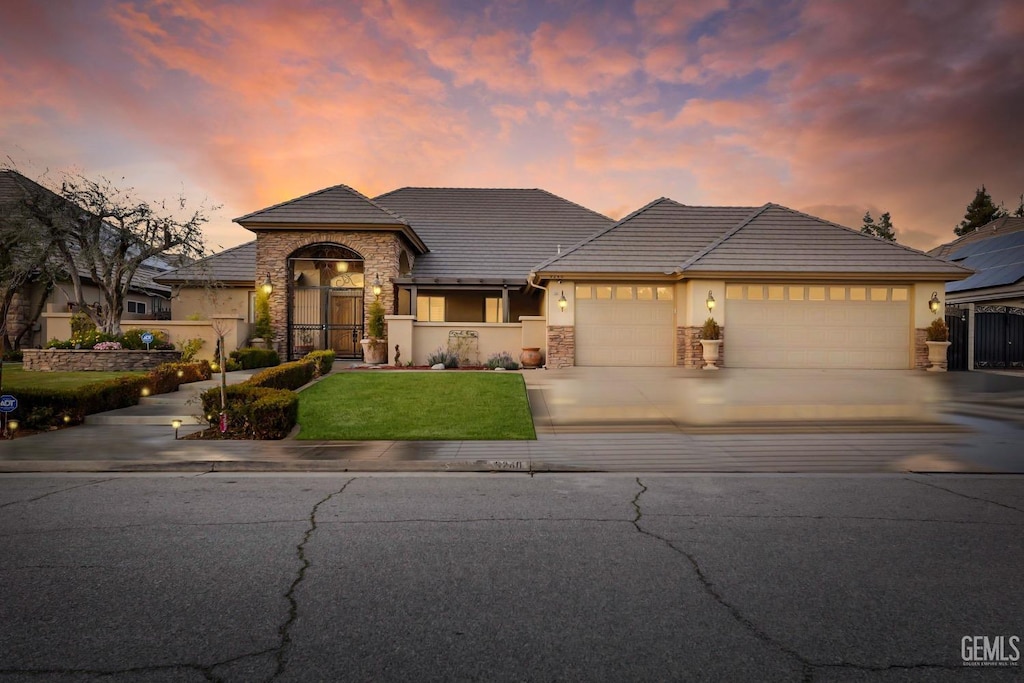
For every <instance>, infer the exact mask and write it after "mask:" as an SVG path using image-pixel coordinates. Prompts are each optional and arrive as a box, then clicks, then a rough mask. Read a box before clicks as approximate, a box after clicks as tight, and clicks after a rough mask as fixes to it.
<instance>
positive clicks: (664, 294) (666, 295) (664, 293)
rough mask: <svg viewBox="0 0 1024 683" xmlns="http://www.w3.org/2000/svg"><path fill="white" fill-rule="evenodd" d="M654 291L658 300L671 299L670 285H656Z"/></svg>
mask: <svg viewBox="0 0 1024 683" xmlns="http://www.w3.org/2000/svg"><path fill="white" fill-rule="evenodd" d="M654 291H655V292H656V293H657V296H658V301H672V288H671V287H657V288H655V290H654Z"/></svg>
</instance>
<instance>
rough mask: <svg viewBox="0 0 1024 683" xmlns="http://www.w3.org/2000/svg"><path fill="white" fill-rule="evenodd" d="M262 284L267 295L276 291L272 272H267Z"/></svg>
mask: <svg viewBox="0 0 1024 683" xmlns="http://www.w3.org/2000/svg"><path fill="white" fill-rule="evenodd" d="M261 286H262V287H263V293H264V294H266V295H267V296H270V294H271V293H272V292H273V291H274V283H273V282H271V281H270V273H267V277H265V278H263V284H262V285H261Z"/></svg>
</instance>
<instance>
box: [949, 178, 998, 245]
mask: <svg viewBox="0 0 1024 683" xmlns="http://www.w3.org/2000/svg"><path fill="white" fill-rule="evenodd" d="M1005 215H1006V212H1005V211H1003V209H1002V208H1000V207H998V206H996V205H995V203H994V202H993V201H992V196H991V195H990V194H989V193H988V190H986V189H985V186H984V185H982V186H981V187H980V188H978V190H977V191H976V192H975V194H974V199H973V200H972V201H971V203H970V204H968V205H967V211H966V213H964V220H962V221H960V225H958V226H957V227H955V228H953V232H954V233H956V234H957V235H966V234H967V233H969V232H974V231H975V230H977V229H978V228H980V227H981V226H983V225H985V224H986V223H990V222H992V221H994V220H995V219H997V218H1002V217H1003V216H1005Z"/></svg>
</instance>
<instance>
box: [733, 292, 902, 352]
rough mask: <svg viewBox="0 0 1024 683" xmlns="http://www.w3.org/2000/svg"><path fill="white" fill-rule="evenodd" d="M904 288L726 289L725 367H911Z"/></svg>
mask: <svg viewBox="0 0 1024 683" xmlns="http://www.w3.org/2000/svg"><path fill="white" fill-rule="evenodd" d="M907 299H908V290H907V288H906V287H898V286H892V287H882V286H874V287H872V286H860V285H817V286H807V285H740V284H730V285H728V286H727V287H726V300H727V303H726V310H727V319H726V325H725V335H724V336H725V347H724V348H725V365H726V366H727V367H733V368H865V369H906V368H909V367H910V366H911V330H910V304H909V302H908V300H907Z"/></svg>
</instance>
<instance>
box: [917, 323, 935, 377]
mask: <svg viewBox="0 0 1024 683" xmlns="http://www.w3.org/2000/svg"><path fill="white" fill-rule="evenodd" d="M927 339H928V330H926V329H923V328H917V329H916V330H914V369H915V370H927V369H928V367H929V366H930V365H931V363H929V362H928V345H927V344H925V341H926V340H927Z"/></svg>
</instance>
